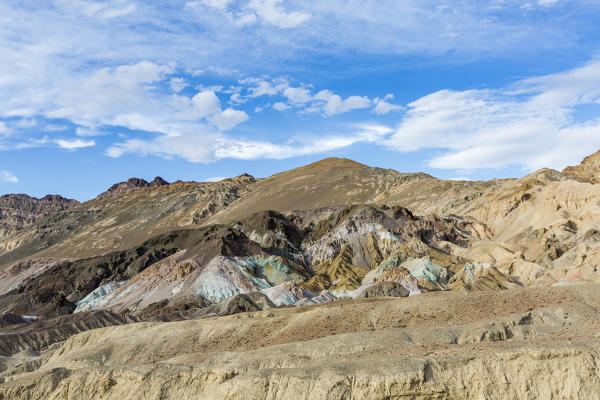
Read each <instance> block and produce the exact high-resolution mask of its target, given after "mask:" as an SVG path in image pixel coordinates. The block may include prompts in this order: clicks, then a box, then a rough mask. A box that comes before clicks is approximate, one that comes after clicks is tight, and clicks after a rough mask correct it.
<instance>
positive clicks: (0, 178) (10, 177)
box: [0, 170, 19, 183]
mask: <svg viewBox="0 0 600 400" xmlns="http://www.w3.org/2000/svg"><path fill="white" fill-rule="evenodd" d="M0 182H2V183H18V182H19V179H18V178H17V177H16V176H15V175H14V174H12V173H11V172H8V171H6V170H0Z"/></svg>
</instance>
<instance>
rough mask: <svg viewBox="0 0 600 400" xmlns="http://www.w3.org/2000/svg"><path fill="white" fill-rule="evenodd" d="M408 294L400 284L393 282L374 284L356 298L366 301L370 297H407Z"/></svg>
mask: <svg viewBox="0 0 600 400" xmlns="http://www.w3.org/2000/svg"><path fill="white" fill-rule="evenodd" d="M408 295H409V292H408V290H406V288H404V286H402V285H401V284H399V283H397V282H394V281H383V282H379V283H375V284H373V285H371V286H369V287H367V288H366V289H364V290H363V291H362V292H360V294H359V295H358V296H357V297H356V298H358V299H362V298H365V299H368V298H371V297H408Z"/></svg>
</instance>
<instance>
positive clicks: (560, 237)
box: [0, 157, 600, 399]
mask: <svg viewBox="0 0 600 400" xmlns="http://www.w3.org/2000/svg"><path fill="white" fill-rule="evenodd" d="M594 159H595V158H594V157H592V158H587V159H586V160H585V161H584V163H583V164H582V167H576V168H571V169H566V170H565V171H564V172H562V173H561V172H558V171H554V170H549V169H543V170H539V171H536V172H533V173H531V174H529V175H527V176H525V177H523V178H520V179H504V180H492V181H488V182H472V181H444V180H439V179H436V178H434V177H431V176H429V175H426V174H403V173H399V172H396V171H393V170H386V169H380V168H372V167H369V166H366V165H363V164H359V163H356V162H354V161H351V160H346V159H326V160H322V161H320V162H317V163H314V164H310V165H307V166H304V167H300V168H297V169H294V170H291V171H286V172H282V173H279V174H276V175H273V176H271V177H269V178H265V179H255V178H253V177H251V176H249V175H245V174H244V175H241V176H238V177H236V178H231V179H226V180H223V181H220V182H214V183H197V182H175V183H168V182H166V181H164V180H162V179H160V178H156V179H155V180H153V181H152V182H147V181H144V180H141V179H137V178H136V179H130V180H128V181H127V182H122V183H119V184H116V185H113V186H112V187H111V188H110V189H109V190H107V191H106V192H104V193H102V194H101V195H99V196H98V197H96V198H95V199H93V200H90V201H88V202H85V203H83V204H79V205H78V204H75V203H72V202H69V201H67V200H64V199H62V198H49V199H47V200H48V201H45V202H42V205H43V206H42V205H38V204H37V203H36V202H35V201H34V200H32V201H30V202H27V201H23V199H21V200H20V203H19V204H22V205H21V206H20V207H21V208H18V207H17V208H15V207H14V206H12V208H11V210H12V209H18V210H19V211H18V212H12V214H13V215H18V216H24V217H19V218H21V219H18V218H16V217H15V218H12V219H6V221H9V222H10V223H11V224H12V226H14V228H10V229H5V230H4V231H3V232H4V233H3V236H1V237H0V263H1V264H2V265H3V267H2V270H1V271H0V312H1V313H2V315H3V317H2V319H1V321H2V325H0V346H1V348H0V350H2V349H3V350H2V351H3V352H4V353H3V356H4V357H5V359H4V361H3V362H2V364H1V366H0V371H2V372H0V376H1V377H3V379H5V380H6V383H5V384H3V385H2V386H1V387H0V393H5V396H7V398H13V397H11V396H15V397H14V398H18V396H23V398H31V397H36V396H42V397H45V398H60V397H65V396H67V397H69V396H71V397H72V398H88V397H98V398H118V397H119V396H120V397H121V398H123V397H127V396H128V395H131V394H132V393H137V391H138V390H142V391H149V392H148V393H150V392H152V390H155V389H153V388H158V387H162V388H163V389H161V390H164V393H166V394H165V396H167V397H169V398H171V397H176V396H184V397H185V396H188V394H189V393H192V392H186V391H185V390H188V389H184V388H182V387H179V386H181V385H183V386H186V387H189V390H195V391H196V392H198V393H203V391H204V392H205V393H213V394H214V396H215V398H252V399H253V398H265V396H267V397H268V396H270V397H272V398H290V397H289V396H292V397H295V396H296V395H297V394H298V393H310V394H311V396H313V395H314V396H317V397H319V396H321V397H322V398H348V396H350V395H351V396H354V397H356V398H361V396H362V398H386V397H387V398H395V397H399V396H409V397H410V396H413V397H419V396H421V397H422V398H431V397H435V396H438V397H440V398H464V397H469V396H471V397H472V396H475V397H477V396H479V397H485V398H503V397H502V395H501V393H502V390H501V387H500V386H499V384H498V383H497V379H499V375H498V374H500V373H501V371H508V372H505V373H504V375H503V376H504V378H502V379H504V381H501V382H505V383H503V385H504V386H503V387H504V388H505V389H506V388H507V387H508V388H509V389H508V390H510V391H512V392H511V393H512V394H513V396H511V397H512V398H535V397H536V396H538V397H539V396H542V397H544V396H545V395H552V396H557V397H561V398H576V397H574V395H575V394H576V393H591V391H592V390H593V389H597V388H598V387H599V385H598V382H597V381H596V378H594V377H593V376H592V375H591V373H589V371H591V370H590V369H589V368H592V367H590V365H592V366H593V368H595V365H596V363H597V362H598V359H597V357H596V355H597V353H596V349H597V343H596V339H595V336H594V335H595V333H593V329H594V326H596V324H597V323H598V322H597V321H598V316H597V315H596V312H595V307H596V300H595V297H594V296H593V293H595V291H596V290H597V286H596V285H595V284H594V283H595V282H598V281H599V280H600V272H599V271H598V267H597V265H598V264H599V261H600V260H599V257H600V226H599V224H598V222H597V221H599V220H600V219H599V218H598V217H600V215H599V214H600V208H599V206H598V204H600V185H596V184H595V183H594V182H595V181H594V180H593V179H591V178H590V177H592V176H595V175H594V174H595V173H596V170H595V168H596V167H595V165H596V164H594V162H593V160H594ZM581 171H584V172H585V173H584V172H581ZM4 198H6V199H10V197H7V196H5V197H3V199H4ZM44 199H46V198H44ZM44 199H42V200H44ZM61 199H62V200H64V201H62V200H61ZM50 200H52V201H50ZM11 201H12V203H10V204H13V203H14V202H15V200H11ZM30 203H31V205H30ZM27 212H28V213H29V214H27ZM3 215H5V214H3ZM29 215H31V216H29ZM15 221H16V222H15ZM576 284H587V285H576ZM561 286H567V287H561ZM466 293H469V295H468V296H465V295H464V294H466ZM379 297H396V298H397V299H396V300H385V301H384V300H380V299H375V300H371V299H372V298H379ZM290 306H293V308H291V309H286V310H279V309H280V308H286V307H290ZM305 306H306V307H305ZM492 306H493V309H491V308H490V307H492ZM423 307H425V308H423ZM249 312H253V313H254V314H246V313H249ZM232 314H236V315H237V316H236V317H228V318H221V317H224V316H228V315H232ZM217 317H218V318H217ZM207 318H208V319H207ZM215 318H216V319H215ZM165 321H171V322H168V324H169V325H168V326H167V325H164V324H166V323H167V322H165ZM176 321H179V322H176ZM132 323H135V325H133V326H129V324H132ZM113 325H126V326H120V327H114V328H107V329H104V330H98V329H97V328H100V327H102V326H113ZM163 330H164V331H165V332H163ZM85 331H89V332H85ZM169 332H173V334H177V335H180V336H178V337H177V338H174V337H171V336H169V335H171V333H169ZM250 332H252V334H250ZM72 335H75V336H73V337H72V338H71V339H68V338H69V337H71V336H72ZM165 335H166V336H165ZM120 337H127V338H128V341H127V343H121V342H120V340H121V339H119V338H120ZM192 337H194V338H195V339H193V340H192V339H191V338H192ZM186 338H188V339H186ZM226 338H227V339H226ZM66 339H68V340H67V341H66V342H64V341H65V340H66ZM186 340H188V341H189V342H190V343H192V344H191V345H187V346H184V344H183V343H184V341H186ZM299 342H302V345H300V344H299ZM203 343H204V344H206V346H209V347H210V346H212V347H210V348H211V349H212V350H211V351H213V352H211V353H210V354H208V353H207V351H208V350H207V349H208V347H206V348H205V347H202V346H204V344H203ZM335 343H344V346H345V347H344V349H341V348H340V347H339V346H338V345H336V344H335ZM366 343H369V344H368V345H367V344H366ZM390 343H397V345H390ZM145 346H150V347H152V349H155V350H152V349H150V347H148V348H146V347H145ZM190 346H191V347H190ZM326 348H327V349H332V350H323V349H326ZM544 349H545V350H544ZM281 352H282V353H281ZM277 354H284V355H285V356H284V357H279V358H277V356H276V355H277ZM323 357H329V358H331V359H332V360H333V361H332V362H333V364H331V363H324V359H323ZM98 360H101V361H98ZM265 360H266V361H265ZM269 360H270V361H269ZM197 363H200V364H201V365H202V367H194V365H196V364H197ZM223 365H226V366H227V367H223ZM332 365H335V367H332ZM542 365H544V366H545V367H544V368H545V369H544V371H543V372H540V368H541V366H542ZM562 365H569V366H570V367H569V368H572V369H573V371H577V372H576V373H574V374H572V375H569V376H565V375H564V371H563V370H562V369H561V368H562V367H561V366H562ZM217 366H218V367H217ZM230 366H231V368H230ZM132 368H133V369H132ZM481 368H484V369H485V370H486V371H488V373H487V374H481V373H480V369H481ZM519 369H523V370H525V371H529V372H527V373H524V374H517V372H516V371H518V370H519ZM75 371H77V372H75ZM128 371H129V372H128ZM132 371H137V372H132ZM142 371H143V372H142ZM511 371H512V372H511ZM561 371H562V372H561ZM586 371H588V372H586ZM136 374H138V375H136ZM139 374H141V375H139ZM477 374H479V375H477ZM561 374H562V375H561ZM140 376H141V377H142V378H140ZM451 376H455V377H458V378H455V381H453V382H452V383H448V379H450V377H451ZM559 376H560V377H562V378H561V379H566V381H565V382H568V383H567V384H566V385H564V386H559V385H554V386H553V385H550V386H548V387H544V385H543V382H544V381H545V380H548V379H558V378H557V377H559ZM132 379H133V380H134V381H136V382H138V383H136V384H127V383H125V382H129V381H131V380H132ZM476 379H478V380H476ZM8 381H11V382H10V383H9V382H8ZM33 381H35V382H38V384H36V385H30V384H29V383H28V382H33ZM84 382H87V383H85V384H84ZM177 382H178V383H177ZM200 382H203V383H200ZM466 382H470V385H471V386H468V387H467V385H466ZM473 382H475V383H473ZM184 383H185V384H184ZM527 385H529V386H527ZM241 387H246V388H247V392H244V393H241V392H239V391H238V390H239V388H241ZM526 387H528V389H527V390H529V392H528V391H527V390H525V388H526ZM434 395H435V396H434ZM244 396H245V397H244ZM311 396H309V397H311ZM531 396H533V397H531ZM209 397H210V396H209Z"/></svg>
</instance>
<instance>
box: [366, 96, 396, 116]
mask: <svg viewBox="0 0 600 400" xmlns="http://www.w3.org/2000/svg"><path fill="white" fill-rule="evenodd" d="M386 100H394V95H393V94H386V95H385V97H384V98H383V99H380V98H379V97H375V98H374V99H373V103H374V104H375V107H374V108H373V113H375V114H377V115H385V114H387V113H389V112H392V111H400V110H402V106H401V105H397V104H392V103H388V102H387V101H386Z"/></svg>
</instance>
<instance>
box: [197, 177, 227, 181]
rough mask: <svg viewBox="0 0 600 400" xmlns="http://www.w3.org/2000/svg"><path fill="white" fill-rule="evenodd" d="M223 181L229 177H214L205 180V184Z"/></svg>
mask: <svg viewBox="0 0 600 400" xmlns="http://www.w3.org/2000/svg"><path fill="white" fill-rule="evenodd" d="M223 179H227V177H226V176H213V177H210V178H206V179H204V181H203V182H219V181H222V180H223Z"/></svg>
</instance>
